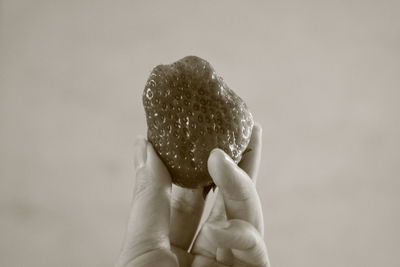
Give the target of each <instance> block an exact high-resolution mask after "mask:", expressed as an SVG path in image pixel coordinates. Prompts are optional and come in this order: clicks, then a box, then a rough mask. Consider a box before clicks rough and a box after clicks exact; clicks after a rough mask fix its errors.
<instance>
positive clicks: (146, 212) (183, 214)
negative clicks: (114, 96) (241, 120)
mask: <svg viewBox="0 0 400 267" xmlns="http://www.w3.org/2000/svg"><path fill="white" fill-rule="evenodd" d="M261 132H262V131H261V127H260V126H259V125H258V124H256V125H255V126H254V128H253V133H252V137H251V141H250V144H249V148H251V152H249V153H246V154H245V155H244V157H243V159H242V161H241V162H240V163H239V166H238V165H236V164H235V163H234V162H233V161H232V160H231V159H230V157H229V156H228V155H226V154H225V153H224V152H223V151H222V150H220V149H214V150H213V151H211V153H210V156H209V159H208V170H209V173H210V175H211V177H212V179H213V180H214V183H215V184H216V185H217V186H218V190H219V191H218V193H217V198H216V201H215V204H214V207H213V209H212V211H211V214H210V216H209V217H208V219H207V221H206V223H205V224H204V226H203V227H202V229H201V231H200V233H199V234H198V236H197V238H196V240H195V243H194V245H193V247H192V249H191V251H190V252H188V249H189V247H190V244H191V242H192V239H193V237H194V234H195V232H196V229H197V226H198V224H199V220H200V217H201V214H202V211H203V207H204V199H203V197H202V189H197V190H193V189H185V188H181V187H178V186H175V185H173V184H172V183H171V177H170V175H169V173H168V170H167V168H166V167H165V165H164V164H163V163H162V161H161V160H160V159H159V158H158V156H157V154H156V152H155V151H154V149H153V147H152V145H151V144H150V143H149V142H147V141H146V140H145V139H144V138H139V139H138V141H137V143H136V156H135V169H136V184H135V189H134V193H133V203H132V207H131V211H130V216H129V222H128V227H127V232H126V237H125V241H124V244H123V248H122V251H121V254H120V256H119V259H118V261H117V263H116V266H117V267H121V266H124V267H129V266H135V267H150V266H165V267H178V266H181V267H186V266H192V267H201V266H207V267H213V266H219V267H223V266H234V267H244V266H252V267H254V266H256V267H258V266H259V267H261V266H262V267H267V266H268V267H269V266H270V264H269V260H268V255H267V249H266V246H265V243H264V240H263V229H264V222H263V214H262V209H261V203H260V200H259V197H258V194H257V191H256V187H255V182H256V177H257V173H258V168H259V164H260V156H261Z"/></svg>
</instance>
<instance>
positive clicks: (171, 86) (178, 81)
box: [143, 56, 253, 188]
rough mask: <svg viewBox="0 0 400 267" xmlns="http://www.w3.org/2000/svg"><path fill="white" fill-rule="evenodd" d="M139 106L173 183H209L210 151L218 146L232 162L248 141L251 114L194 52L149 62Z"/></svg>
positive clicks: (190, 185) (251, 126)
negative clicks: (167, 60)
mask: <svg viewBox="0 0 400 267" xmlns="http://www.w3.org/2000/svg"><path fill="white" fill-rule="evenodd" d="M143 105H144V109H145V112H146V119H147V126H148V132H147V137H148V140H149V141H150V142H151V143H152V144H153V146H154V148H155V150H156V152H157V153H158V155H159V157H160V158H161V160H162V161H163V162H164V163H165V165H166V166H167V168H168V170H169V172H170V174H171V177H172V181H173V182H174V183H175V184H177V185H179V186H182V187H187V188H199V187H209V186H210V185H212V179H211V177H210V175H209V173H208V170H207V159H208V156H209V154H210V152H211V150H212V149H214V148H220V149H222V150H224V151H225V152H226V153H227V154H228V155H229V156H230V157H231V158H232V159H233V160H234V162H236V163H238V162H239V161H240V159H241V157H242V154H243V153H244V152H245V150H246V147H247V145H248V143H249V141H250V136H251V131H252V128H253V117H252V115H251V113H250V112H249V110H248V109H247V106H246V104H245V103H244V101H243V100H242V99H241V98H240V97H239V96H237V95H236V94H235V93H234V92H233V91H232V90H231V89H230V88H229V87H228V86H227V85H226V83H225V82H224V81H223V79H222V78H221V77H219V76H217V74H216V73H215V71H214V69H213V67H212V66H211V65H210V63H208V62H207V61H205V60H204V59H201V58H199V57H196V56H187V57H185V58H183V59H181V60H178V61H176V62H175V63H172V64H170V65H159V66H157V67H155V68H154V69H153V71H152V72H151V74H150V77H149V79H148V81H147V83H146V86H145V89H144V92H143Z"/></svg>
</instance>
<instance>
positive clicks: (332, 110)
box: [0, 0, 400, 267]
mask: <svg viewBox="0 0 400 267" xmlns="http://www.w3.org/2000/svg"><path fill="white" fill-rule="evenodd" d="M197 2H198V3H189V1H182V2H170V1H158V2H153V1H142V3H139V1H69V0H66V1H15V0H13V1H12V0H8V1H5V0H2V1H1V6H0V7H1V17H0V19H1V21H0V33H1V43H0V52H1V60H0V64H1V69H0V70H1V72H0V86H1V90H0V127H1V128H0V129H1V131H0V266H112V265H113V262H114V261H115V258H116V257H117V255H118V251H119V248H120V243H121V240H122V238H123V233H124V228H125V223H126V219H127V215H128V214H127V212H128V207H129V201H130V197H131V188H132V184H133V176H132V172H133V170H132V155H133V151H132V147H133V140H134V137H135V136H136V135H138V134H144V133H145V131H146V127H145V120H144V113H143V109H142V105H141V99H140V96H141V93H142V89H143V87H144V84H145V81H146V79H147V76H148V74H149V72H150V70H151V68H152V67H153V66H155V65H157V64H159V63H169V62H172V61H175V60H177V59H179V58H181V57H183V56H186V55H189V54H195V55H198V56H201V57H204V58H205V59H207V60H209V61H210V62H212V63H213V65H214V66H215V68H216V70H217V71H218V72H219V73H220V74H221V75H222V76H224V77H225V79H226V81H227V83H228V84H229V85H230V86H231V87H232V88H233V89H234V90H235V91H236V92H237V93H238V94H239V95H240V96H242V97H243V98H244V99H245V100H246V102H247V103H248V105H249V106H250V108H251V110H252V112H253V114H254V116H255V118H256V120H258V121H259V122H261V124H262V125H263V127H264V139H263V141H264V151H263V166H262V170H261V177H260V179H259V181H260V182H259V185H258V188H259V192H260V195H261V199H262V201H263V205H264V206H263V209H264V214H265V221H266V226H265V230H266V241H267V243H268V246H269V251H270V257H271V261H272V263H273V266H304V267H314V266H315V267H319V266H325V267H337V266H351V267H358V266H359V267H361V266H363V267H365V266H386V267H390V266H393V267H394V266H399V265H400V260H399V258H398V252H399V251H398V249H399V247H400V230H399V229H398V227H399V225H400V215H399V204H398V203H399V202H400V196H399V193H400V188H399V186H400V183H399V178H400V177H399V175H400V164H399V159H400V152H399V151H400V142H399V134H400V127H399V120H400V119H399V114H400V107H399V98H400V91H399V90H400V71H399V70H400V51H399V48H400V16H399V10H400V4H399V2H398V1H361V0H360V1H311V0H309V1H275V2H271V1H248V2H245V1H222V0H218V1H201V3H200V1H197Z"/></svg>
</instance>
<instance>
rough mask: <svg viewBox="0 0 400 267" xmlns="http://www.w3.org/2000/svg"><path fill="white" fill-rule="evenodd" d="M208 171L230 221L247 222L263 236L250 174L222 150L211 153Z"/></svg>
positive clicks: (260, 212) (256, 196) (260, 217)
mask: <svg viewBox="0 0 400 267" xmlns="http://www.w3.org/2000/svg"><path fill="white" fill-rule="evenodd" d="M208 171H209V173H210V175H211V177H212V179H213V180H214V183H215V184H216V185H217V186H218V187H219V190H220V192H221V193H222V197H223V200H224V203H225V210H226V215H227V217H228V219H241V220H245V221H247V222H249V223H251V224H253V225H254V226H255V227H256V229H257V230H258V231H259V232H260V233H261V234H263V228H264V226H263V216H262V210H261V204H260V200H259V198H258V194H257V191H256V188H255V185H254V183H253V182H252V181H251V179H250V177H249V176H248V174H247V173H246V172H245V171H243V170H242V169H241V168H239V167H238V166H237V165H236V164H235V163H234V162H233V160H232V159H231V158H230V157H229V156H228V155H227V154H225V152H223V151H222V150H220V149H214V150H213V151H211V154H210V157H209V159H208Z"/></svg>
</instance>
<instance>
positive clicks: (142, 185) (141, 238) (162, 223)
mask: <svg viewBox="0 0 400 267" xmlns="http://www.w3.org/2000/svg"><path fill="white" fill-rule="evenodd" d="M135 155H136V156H135V161H134V163H135V168H136V183H135V189H134V195H133V204H132V207H131V213H130V217H129V223H128V231H127V238H126V240H125V246H124V250H131V251H132V253H133V254H131V256H132V257H134V256H135V255H136V256H138V255H141V254H143V253H146V252H148V251H151V250H154V249H157V248H165V247H167V248H169V246H170V245H169V243H170V242H169V238H168V236H169V220H170V191H171V178H170V176H169V173H168V170H167V169H166V167H165V166H164V164H163V163H162V162H161V160H160V159H159V157H158V156H157V154H156V152H155V151H154V149H153V146H152V145H151V144H150V143H149V142H147V141H146V140H145V139H144V138H139V139H138V140H137V142H136V153H135Z"/></svg>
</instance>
